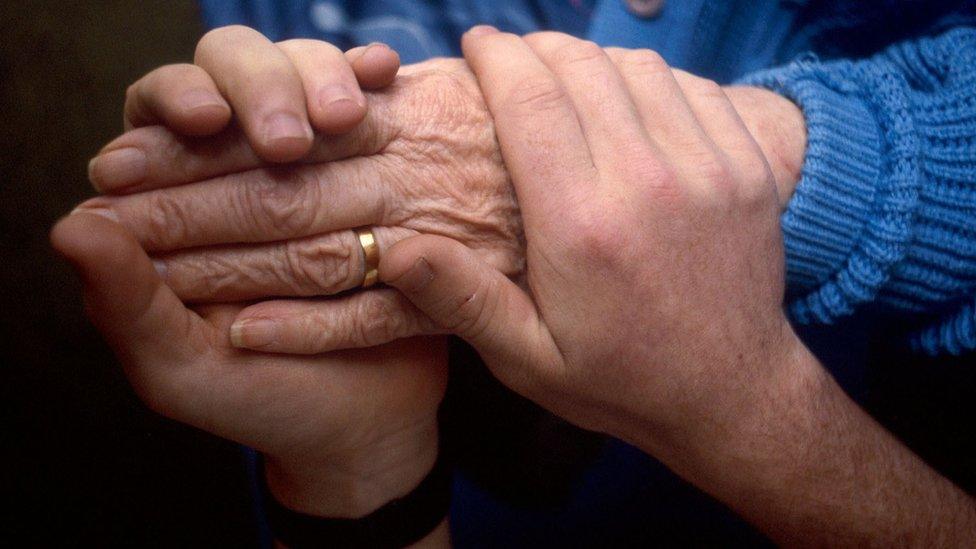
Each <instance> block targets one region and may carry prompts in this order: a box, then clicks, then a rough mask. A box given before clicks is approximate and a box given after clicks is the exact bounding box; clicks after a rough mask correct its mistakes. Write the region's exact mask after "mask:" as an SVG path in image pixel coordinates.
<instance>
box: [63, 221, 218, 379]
mask: <svg viewBox="0 0 976 549" xmlns="http://www.w3.org/2000/svg"><path fill="white" fill-rule="evenodd" d="M106 215H107V214H106ZM51 245H52V246H53V247H54V249H55V250H57V251H58V252H59V253H60V254H61V255H63V256H64V257H65V258H66V259H67V260H68V261H70V262H71V263H72V265H73V266H74V267H75V270H76V271H77V272H78V275H79V276H80V277H81V279H82V281H83V283H84V286H85V303H86V305H87V309H88V315H89V316H90V317H91V320H92V322H93V323H94V324H95V326H96V327H97V328H98V329H99V331H100V332H101V333H102V335H103V336H104V337H105V339H106V341H107V342H108V343H109V345H110V346H111V347H112V348H113V349H114V350H115V352H116V354H117V355H118V357H119V359H120V360H121V361H122V363H123V364H124V365H125V366H126V367H127V368H144V367H146V366H149V365H151V364H158V363H159V362H160V361H165V362H169V363H172V362H174V361H178V363H187V362H189V361H191V360H192V359H193V357H194V356H195V354H194V353H192V352H191V349H192V348H196V349H198V350H199V349H200V348H201V347H200V346H201V344H202V343H203V338H204V334H205V328H206V327H205V326H203V324H204V322H203V320H202V319H201V318H200V317H198V316H197V315H196V314H194V313H193V312H191V311H190V310H188V309H187V308H186V307H185V306H184V305H183V303H182V302H181V301H180V300H179V299H178V298H177V297H176V295H175V294H173V292H172V290H170V289H169V287H167V286H166V285H164V284H163V283H162V282H161V281H160V279H159V275H158V274H157V273H156V270H155V268H154V267H153V265H152V262H151V261H150V260H149V257H148V256H147V255H146V253H145V252H144V251H143V249H142V248H141V247H140V246H139V244H138V243H137V242H136V240H135V238H133V237H132V235H130V234H129V233H128V232H127V231H126V230H125V229H124V228H123V227H122V226H121V225H119V224H118V223H116V222H114V221H112V220H110V219H107V218H106V217H105V216H103V215H101V214H97V213H88V212H77V213H75V214H73V215H69V216H68V217H66V218H64V219H62V220H61V221H59V222H58V224H57V225H55V226H54V228H53V229H52V230H51ZM194 339H195V340H197V342H198V344H197V345H192V343H194V341H193V340H194ZM196 354H199V353H196Z"/></svg>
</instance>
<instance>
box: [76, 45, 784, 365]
mask: <svg viewBox="0 0 976 549" xmlns="http://www.w3.org/2000/svg"><path fill="white" fill-rule="evenodd" d="M728 95H729V97H730V99H731V100H732V101H733V103H734V104H736V106H740V105H741V106H742V110H743V115H744V116H745V121H746V124H747V126H748V127H749V129H750V130H753V131H754V132H760V131H761V132H762V133H761V134H760V135H759V139H758V141H759V142H760V146H761V147H763V150H764V152H766V156H767V157H768V158H770V159H771V168H772V170H773V173H774V176H775V177H776V180H777V183H778V185H779V186H780V188H781V193H780V194H781V195H783V194H784V192H785V193H786V196H787V197H788V193H790V192H792V185H793V184H794V183H795V181H796V179H797V174H798V171H799V166H800V163H801V161H802V152H803V140H802V137H803V125H802V115H801V114H800V113H799V111H798V110H797V109H796V107H795V106H794V105H792V103H790V102H789V101H787V100H785V99H783V98H781V97H779V96H776V95H775V94H772V93H770V92H767V91H764V90H758V89H754V88H730V89H728ZM368 97H369V101H370V109H369V112H368V114H367V117H366V120H365V122H364V123H363V124H361V125H360V126H359V127H357V128H356V129H355V130H353V131H352V132H351V133H349V134H347V135H344V136H340V137H322V136H319V137H317V138H316V142H315V144H314V145H313V146H312V150H311V153H310V154H309V156H307V157H306V158H305V160H304V165H302V166H299V167H277V168H257V169H255V167H259V166H266V165H267V164H266V163H265V162H263V161H262V160H261V159H259V158H258V157H257V156H256V155H255V153H254V152H252V148H251V146H250V145H249V144H248V142H247V140H246V138H245V137H244V136H243V135H242V134H241V133H240V132H239V131H237V130H235V129H234V128H231V129H229V130H227V131H225V132H224V133H223V134H222V135H220V136H218V137H217V138H210V139H202V140H201V139H192V138H181V137H177V136H175V135H174V134H173V133H171V132H169V131H167V130H165V129H163V128H159V127H147V128H142V129H138V130H136V131H134V132H130V133H128V134H126V135H124V136H122V137H120V138H119V139H117V140H116V141H114V142H113V143H111V144H109V145H108V146H107V147H106V148H105V149H104V150H103V154H104V152H105V151H112V150H117V149H119V148H123V147H126V146H137V147H139V148H141V149H142V150H144V151H145V152H147V154H148V155H149V157H150V161H149V164H150V170H149V176H148V178H146V180H145V181H143V182H142V184H141V185H138V186H135V187H131V188H128V189H126V191H125V192H127V193H132V192H135V191H145V190H147V189H152V188H158V187H174V186H178V185H182V186H179V187H176V188H169V189H163V190H157V191H151V192H145V193H142V194H135V195H131V196H124V197H120V196H113V197H109V196H104V197H99V198H96V199H93V200H91V201H89V202H87V203H86V204H84V205H83V207H111V208H112V209H113V210H114V211H115V212H117V213H118V214H119V216H120V218H121V220H122V223H123V224H124V225H125V226H127V227H129V228H130V229H131V230H132V231H133V232H134V233H135V234H136V236H137V238H138V239H139V241H140V242H141V243H142V244H143V245H144V246H145V247H146V248H147V249H148V250H150V251H151V252H152V253H153V254H154V255H155V256H156V258H157V260H158V262H159V265H160V267H161V268H162V269H163V270H164V272H165V274H166V277H165V278H166V282H167V283H168V284H169V285H170V286H172V287H173V288H174V290H175V291H176V293H177V294H178V295H179V296H180V297H181V298H183V299H186V300H189V301H197V302H199V301H226V300H242V299H255V298H263V297H266V296H313V295H331V294H336V293H339V292H342V291H344V290H349V289H352V288H355V287H356V286H357V285H358V283H359V281H360V280H361V278H362V262H361V258H360V255H359V254H360V251H359V247H358V243H357V242H356V240H355V238H354V236H353V233H352V232H351V231H349V230H348V229H349V228H351V227H355V226H358V225H372V226H374V227H375V228H374V232H375V234H376V237H377V240H378V242H379V245H380V250H381V255H382V252H383V251H384V250H386V249H388V248H389V247H390V246H391V245H392V244H393V243H394V242H396V241H399V240H401V239H403V238H406V237H408V236H412V235H416V234H421V233H422V234H437V235H443V236H447V237H450V238H452V239H455V240H457V241H459V242H461V243H464V244H465V245H467V246H468V247H470V248H472V249H475V250H476V251H477V252H478V253H479V255H481V257H483V258H484V259H485V260H486V261H487V262H488V264H490V265H492V266H493V267H495V268H498V269H499V270H501V271H502V272H504V273H506V274H508V275H510V276H512V277H514V278H518V277H519V276H520V275H521V273H522V272H523V269H524V262H525V259H524V246H523V242H522V230H521V225H520V224H521V221H520V219H519V215H518V207H517V204H516V201H515V198H514V194H513V192H512V190H511V186H510V181H509V179H508V175H507V172H506V170H505V167H504V164H503V162H502V159H501V156H500V153H499V151H498V146H497V142H496V140H495V136H494V128H493V126H492V122H491V117H490V116H489V114H488V111H487V109H486V107H485V104H484V100H483V98H482V96H481V93H480V91H479V90H478V88H477V85H476V83H475V81H474V79H473V77H472V75H471V73H470V71H469V70H468V68H467V66H466V65H465V64H464V62H463V61H462V60H457V59H436V60H431V61H428V62H425V63H420V64H417V65H412V66H409V67H403V68H402V69H401V71H400V75H399V76H398V78H397V80H396V81H395V83H394V84H393V85H392V86H391V87H390V88H389V89H387V90H384V91H382V92H377V93H371V94H368ZM760 103H761V104H762V105H764V108H763V109H756V108H754V107H755V105H757V104H760ZM762 116H768V117H769V120H765V119H763V118H762ZM797 118H799V123H798V124H797V123H796V121H797ZM797 127H798V128H799V130H798V132H797V130H796V128H797ZM797 133H798V135H799V138H800V139H799V141H800V143H799V147H797V144H796V141H798V139H796V138H795V136H794V134H797ZM784 136H790V139H786V138H785V137H784ZM336 160H338V161H336ZM330 161H331V162H330ZM237 172H239V173H237ZM784 189H785V191H784ZM781 202H783V203H785V199H784V198H781ZM201 246H206V247H201ZM267 318H273V319H276V320H278V321H279V324H280V327H279V330H278V337H277V338H275V339H274V340H273V341H271V342H270V343H268V342H263V341H262V342H258V341H254V340H249V339H248V338H247V337H245V338H244V340H243V341H240V342H238V343H239V344H242V345H243V346H247V347H251V348H258V349H262V350H273V351H281V352H305V353H308V352H320V351H325V350H329V349H332V348H344V347H361V346H369V345H373V344H378V343H382V342H385V341H390V340H393V339H395V338H397V337H407V336H411V335H417V334H421V333H438V332H439V331H440V329H439V327H437V326H436V325H433V324H432V323H430V322H429V320H428V319H427V318H426V316H425V315H422V314H419V313H418V312H417V311H416V310H415V309H413V308H412V307H411V306H410V305H409V304H408V303H407V302H406V301H405V300H404V299H402V297H401V296H399V295H398V294H396V293H394V292H389V291H385V290H379V291H373V292H368V293H364V294H362V295H358V296H351V297H346V298H342V299H340V300H336V301H333V302H326V303H321V302H319V303H316V304H314V305H308V304H301V303H297V302H293V301H289V302H280V301H277V302H276V301H271V302H264V303H260V304H257V305H254V306H252V307H250V308H248V309H246V310H244V311H243V312H242V314H241V315H240V317H239V320H244V319H267Z"/></svg>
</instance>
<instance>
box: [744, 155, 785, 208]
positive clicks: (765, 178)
mask: <svg viewBox="0 0 976 549" xmlns="http://www.w3.org/2000/svg"><path fill="white" fill-rule="evenodd" d="M740 164H741V168H740V169H741V170H742V174H743V175H742V178H743V180H742V181H741V182H740V184H739V186H738V198H739V201H740V202H742V203H744V204H746V205H754V206H764V205H765V204H766V203H768V202H777V200H776V181H775V179H774V178H773V174H772V172H771V171H770V170H769V165H768V164H767V163H766V159H765V158H763V157H762V156H760V155H758V154H754V155H748V156H747V157H746V158H744V159H741V160H740Z"/></svg>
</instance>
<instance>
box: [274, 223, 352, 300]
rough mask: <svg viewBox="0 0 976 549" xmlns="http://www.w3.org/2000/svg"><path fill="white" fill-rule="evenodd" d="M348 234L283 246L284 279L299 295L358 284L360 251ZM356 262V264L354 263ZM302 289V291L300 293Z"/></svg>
mask: <svg viewBox="0 0 976 549" xmlns="http://www.w3.org/2000/svg"><path fill="white" fill-rule="evenodd" d="M343 236H345V235H340V234H330V235H325V236H318V237H312V238H306V239H301V240H291V241H288V242H285V243H284V244H283V245H282V246H281V252H282V258H281V261H282V264H283V265H285V269H283V275H284V278H285V280H284V282H285V283H286V284H288V285H289V286H290V287H291V288H292V290H293V291H295V292H296V293H297V295H320V294H325V295H330V294H334V293H338V292H339V291H342V290H344V289H347V288H352V287H354V286H355V285H356V280H355V279H356V278H357V273H358V275H359V277H361V276H362V268H361V267H359V266H358V264H359V263H361V261H360V253H359V249H358V248H354V247H353V244H355V245H356V246H358V244H356V243H354V242H351V241H350V239H345V238H343ZM354 264H355V266H354ZM298 292H300V293H298Z"/></svg>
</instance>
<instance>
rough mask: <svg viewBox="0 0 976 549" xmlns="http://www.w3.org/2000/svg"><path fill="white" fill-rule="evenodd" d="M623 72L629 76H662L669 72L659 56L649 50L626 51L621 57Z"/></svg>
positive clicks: (669, 68) (669, 69)
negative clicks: (629, 74)
mask: <svg viewBox="0 0 976 549" xmlns="http://www.w3.org/2000/svg"><path fill="white" fill-rule="evenodd" d="M621 63H622V65H623V68H624V70H625V72H627V73H631V74H644V75H654V74H664V73H668V72H670V71H671V67H669V66H668V63H667V61H665V60H664V57H661V54H660V53H658V52H656V51H654V50H650V49H646V48H643V49H639V50H626V52H625V53H624V54H623V55H622V56H621Z"/></svg>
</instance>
